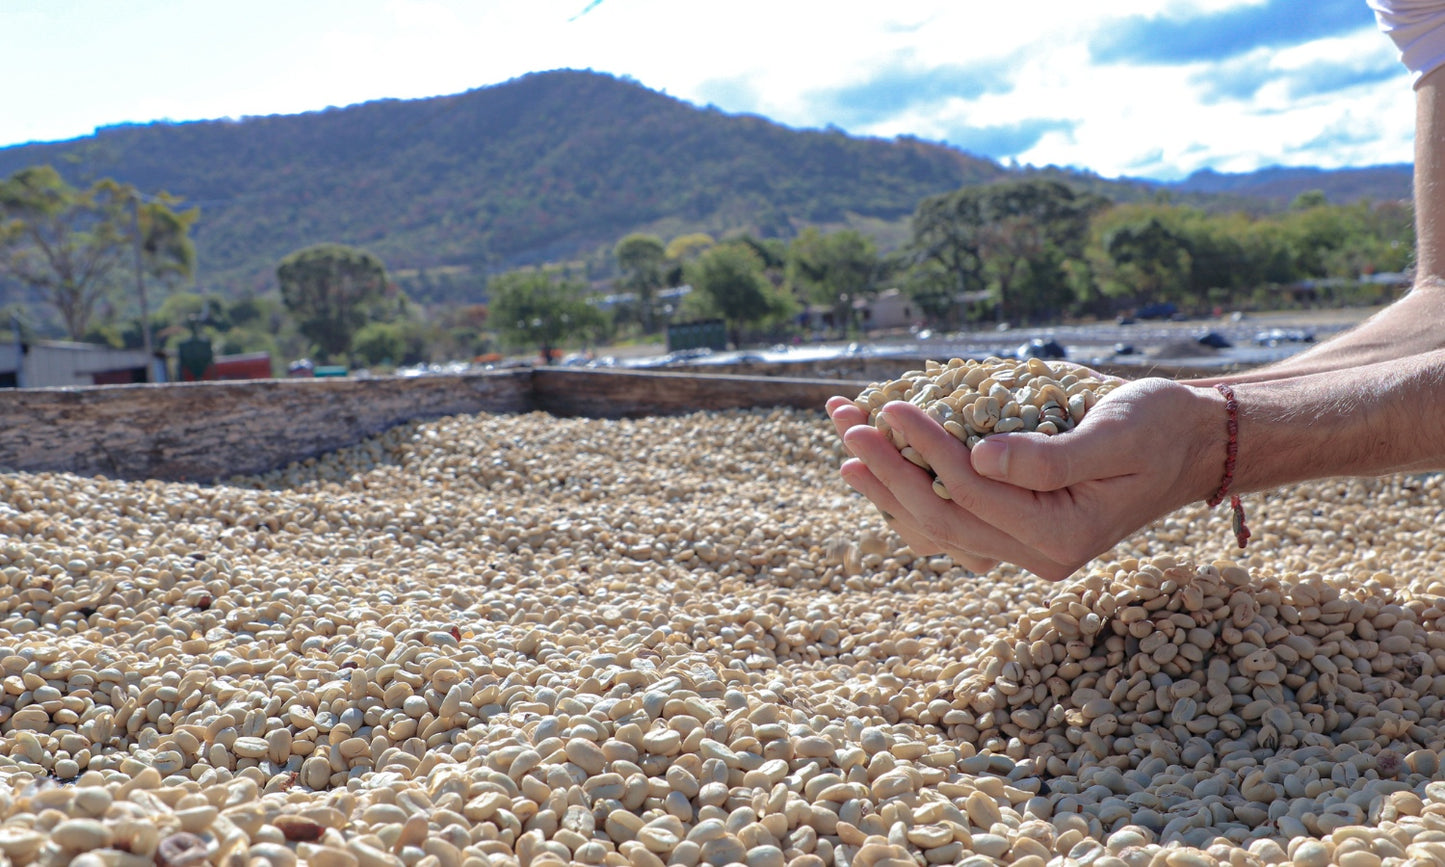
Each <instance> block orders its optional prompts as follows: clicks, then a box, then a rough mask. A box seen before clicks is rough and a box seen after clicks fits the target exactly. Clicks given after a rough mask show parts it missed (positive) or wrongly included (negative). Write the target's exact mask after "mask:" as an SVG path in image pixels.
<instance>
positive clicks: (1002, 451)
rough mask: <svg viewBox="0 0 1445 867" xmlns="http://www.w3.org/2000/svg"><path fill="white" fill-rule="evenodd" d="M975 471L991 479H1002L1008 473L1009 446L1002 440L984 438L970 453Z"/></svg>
mask: <svg viewBox="0 0 1445 867" xmlns="http://www.w3.org/2000/svg"><path fill="white" fill-rule="evenodd" d="M969 455H970V458H969V459H970V462H971V463H972V464H973V471H974V472H976V473H978V474H979V475H980V476H984V477H985V478H990V479H1002V478H1005V477H1006V476H1007V475H1008V447H1007V446H1005V445H1004V444H1003V443H1001V442H989V441H988V440H984V441H983V442H981V443H979V444H978V445H976V446H974V447H973V451H972V452H970V453H969Z"/></svg>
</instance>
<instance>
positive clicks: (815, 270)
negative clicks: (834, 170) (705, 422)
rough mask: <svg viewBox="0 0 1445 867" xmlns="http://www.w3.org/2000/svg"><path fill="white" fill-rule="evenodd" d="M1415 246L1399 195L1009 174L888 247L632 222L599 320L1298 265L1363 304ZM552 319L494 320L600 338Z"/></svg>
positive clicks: (746, 329) (1048, 311)
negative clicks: (1242, 207) (1191, 201)
mask: <svg viewBox="0 0 1445 867" xmlns="http://www.w3.org/2000/svg"><path fill="white" fill-rule="evenodd" d="M1413 249H1414V233H1413V217H1412V213H1411V209H1410V207H1409V206H1408V205H1405V204H1402V203H1395V202H1390V203H1384V204H1371V203H1368V202H1359V203H1355V204H1350V205H1332V204H1330V203H1328V202H1327V201H1325V199H1324V197H1323V196H1322V195H1321V194H1319V193H1307V194H1303V195H1301V196H1299V197H1298V198H1297V199H1296V200H1295V202H1294V203H1293V204H1292V206H1291V207H1290V208H1289V209H1288V210H1287V211H1285V212H1283V213H1279V214H1272V215H1266V216H1251V215H1249V214H1245V213H1232V214H1211V213H1207V212H1205V211H1202V210H1200V209H1198V208H1194V207H1190V206H1185V205H1176V204H1171V203H1169V202H1167V201H1155V202H1150V203H1129V204H1117V203H1114V202H1111V201H1109V200H1108V199H1106V198H1104V197H1102V196H1098V195H1096V194H1092V193H1087V192H1080V191H1077V190H1075V189H1073V188H1071V187H1070V186H1068V185H1065V184H1063V183H1059V182H1057V181H1050V180H1042V179H1033V180H1025V181H1008V182H1002V183H995V184H988V185H983V186H973V187H964V188H962V189H959V190H956V191H954V192H952V193H948V194H945V195H940V196H932V197H929V198H926V199H924V200H923V201H922V202H921V203H920V205H919V206H918V209H917V210H916V212H915V213H914V215H913V220H912V235H911V237H910V238H909V240H908V242H907V243H906V244H904V245H902V246H901V247H900V248H898V249H896V250H892V251H887V252H885V251H881V250H880V249H879V248H878V247H877V245H876V244H875V243H874V241H873V240H872V239H871V238H869V237H867V236H866V235H864V234H862V233H860V232H858V231H856V230H852V229H845V230H839V231H834V232H828V233H824V232H821V231H819V230H817V229H805V230H804V231H803V232H802V233H801V234H799V235H798V236H797V237H796V238H793V239H792V240H791V241H789V242H784V241H781V240H777V239H758V238H756V237H752V236H747V235H744V236H738V237H734V238H730V239H726V240H724V241H723V242H721V243H714V242H713V241H712V239H711V238H707V237H706V236H698V235H689V236H684V237H682V238H677V239H674V240H673V241H672V242H671V243H668V244H664V243H663V241H662V239H661V238H657V237H654V236H648V235H632V236H629V237H628V238H625V239H623V241H622V242H620V243H619V244H618V245H617V248H616V250H615V257H616V261H617V266H618V269H619V271H620V273H621V275H622V276H621V277H620V278H619V280H618V281H617V282H616V283H615V284H614V286H613V288H614V289H615V290H620V297H622V298H623V299H624V300H623V303H619V304H614V305H613V306H612V308H611V309H612V313H613V316H612V318H611V320H610V322H607V323H603V324H606V325H607V326H608V327H610V328H611V329H612V331H613V333H616V332H617V331H619V330H623V331H626V330H629V329H630V330H632V331H636V332H640V333H649V332H652V331H655V330H657V329H658V328H660V327H662V325H664V324H665V323H666V322H667V321H669V320H675V319H682V320H691V319H699V318H712V317H715V318H720V319H724V320H725V321H726V322H727V323H728V326H729V329H730V331H731V333H732V335H733V340H734V342H735V343H737V344H739V345H741V344H742V343H744V342H745V340H746V338H747V337H748V336H749V335H751V336H753V337H754V338H756V339H766V340H772V339H776V338H777V337H779V336H790V335H809V336H815V335H818V334H820V333H825V334H828V335H829V336H833V335H837V336H844V335H848V334H853V333H857V332H858V330H859V328H860V323H859V321H858V318H857V315H856V314H857V311H858V308H859V305H860V303H861V302H866V301H867V300H868V299H870V298H872V297H875V296H877V295H878V294H879V293H881V292H883V291H885V290H887V289H890V288H899V289H902V290H903V291H906V292H907V293H909V294H910V295H911V296H912V298H913V299H914V300H915V302H916V303H917V307H918V309H919V310H921V311H922V315H921V316H920V317H919V318H920V323H919V324H923V325H928V326H931V327H934V328H942V329H953V328H958V327H962V326H967V325H970V324H978V323H982V322H987V323H993V322H1008V323H1011V324H1030V323H1043V322H1058V321H1063V320H1070V319H1074V320H1077V319H1089V318H1105V317H1113V316H1117V315H1123V314H1128V313H1132V312H1134V311H1136V310H1137V309H1139V308H1141V307H1144V306H1146V305H1166V304H1167V305H1171V306H1172V307H1173V308H1174V309H1178V310H1181V311H1184V312H1187V313H1195V314H1199V313H1206V312H1209V311H1212V310H1217V309H1229V310H1236V309H1277V308H1279V307H1283V306H1289V305H1290V304H1293V303H1298V302H1297V301H1296V300H1295V299H1296V298H1297V297H1298V296H1297V294H1296V293H1295V292H1294V291H1293V290H1294V289H1297V288H1298V287H1299V286H1300V285H1301V284H1304V283H1306V282H1309V281H1313V282H1314V283H1315V285H1317V286H1320V287H1324V288H1317V289H1315V290H1314V291H1313V292H1311V293H1310V297H1312V298H1313V299H1314V302H1315V303H1323V304H1353V303H1359V302H1367V303H1373V302H1377V301H1379V300H1381V296H1380V291H1379V289H1378V288H1377V287H1376V286H1375V285H1374V284H1371V283H1369V282H1368V281H1367V280H1365V279H1364V278H1366V277H1368V276H1370V275H1373V274H1377V273H1387V272H1403V271H1405V270H1406V269H1407V268H1408V267H1409V265H1410V261H1411V256H1412V251H1413ZM495 285H496V286H497V287H498V291H499V292H500V293H502V296H501V298H499V299H498V301H497V303H498V304H499V305H500V304H501V303H502V298H506V299H508V303H512V301H511V300H510V299H511V297H512V295H514V294H516V293H519V292H523V291H525V290H526V289H528V288H529V287H530V289H531V290H533V291H534V292H535V293H536V294H537V297H542V295H543V294H546V295H547V297H559V298H569V299H571V300H573V301H575V300H576V299H579V298H581V297H584V296H585V295H586V293H587V287H586V286H585V285H583V284H581V283H580V282H576V281H568V280H566V279H565V278H561V277H557V278H555V279H551V280H549V279H548V278H547V277H546V276H545V274H541V273H539V272H534V271H527V272H513V273H511V274H507V275H503V277H502V278H499V280H498V281H497V282H496V284H495ZM683 285H686V286H687V287H688V288H690V289H691V290H692V291H690V292H688V294H686V295H685V296H683V297H682V300H681V302H680V303H678V304H676V305H675V306H674V305H672V304H659V303H658V298H659V296H660V294H661V293H662V292H663V291H664V290H665V289H666V288H668V287H680V286H683ZM544 287H545V289H546V292H545V293H543V292H542V289H543V288H544ZM559 287H560V288H559ZM613 297H614V298H617V297H619V296H618V295H614V296H613ZM534 314H535V309H534ZM538 318H540V319H543V320H546V319H547V318H548V317H546V316H545V315H543V316H541V317H538ZM574 319H575V317H574ZM559 321H562V319H561V317H560V316H557V317H552V322H553V326H552V327H553V330H552V331H551V332H549V334H548V336H547V342H546V343H543V342H541V341H538V340H537V339H536V338H535V337H534V336H533V335H530V334H529V333H528V332H527V330H526V329H523V328H517V329H513V328H511V327H510V324H509V321H498V322H497V323H496V324H497V327H498V329H499V333H500V334H501V335H502V336H503V338H504V339H506V340H508V341H509V342H510V343H512V344H513V345H517V344H528V343H530V344H534V345H543V346H545V345H548V344H556V343H558V342H560V341H565V340H566V339H568V338H569V337H570V338H571V339H573V340H574V341H584V342H585V341H587V340H591V339H595V338H596V331H597V329H598V328H599V324H600V323H598V322H596V321H594V320H589V321H587V322H585V323H584V322H579V323H578V326H577V327H576V328H575V329H574V330H573V331H572V332H571V333H569V334H558V333H556V322H559Z"/></svg>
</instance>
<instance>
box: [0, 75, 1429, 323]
mask: <svg viewBox="0 0 1445 867" xmlns="http://www.w3.org/2000/svg"><path fill="white" fill-rule="evenodd" d="M42 163H49V164H51V165H54V166H56V168H58V169H59V170H61V171H62V172H64V173H65V174H66V175H67V176H68V177H69V178H70V179H71V180H72V182H74V183H88V182H89V181H90V180H93V179H95V178H99V177H112V178H115V179H117V180H119V181H123V182H128V183H132V184H135V185H136V186H138V187H139V188H140V189H142V190H145V191H148V192H154V191H159V190H166V191H168V192H170V193H173V194H176V195H179V196H182V197H184V199H185V200H187V202H188V203H191V204H196V205H199V206H200V208H201V211H202V214H201V220H200V222H199V223H198V225H197V228H196V230H195V239H196V243H197V248H198V253H199V257H200V272H199V274H198V281H197V282H198V284H199V285H200V287H201V288H203V289H205V290H207V291H220V292H222V293H224V294H227V295H236V294H242V293H247V292H259V291H265V290H266V289H269V288H270V287H271V286H272V285H273V284H274V280H275V276H274V273H275V266H276V263H277V262H278V261H279V260H280V259H281V258H282V257H283V256H285V255H286V254H287V253H290V252H292V251H294V250H296V249H299V248H301V247H304V246H307V245H309V244H314V243H319V242H327V241H330V242H339V243H345V244H353V245H357V246H362V247H366V248H367V249H370V250H371V251H373V252H375V253H376V254H378V255H379V256H381V257H382V259H383V260H384V261H385V262H386V263H387V266H388V267H389V268H390V269H391V270H393V271H396V272H402V271H411V272H416V271H418V270H419V269H425V270H427V271H429V272H431V273H436V274H441V275H454V274H457V273H463V274H465V273H471V274H473V275H475V274H478V273H485V272H493V271H498V270H503V269H506V268H511V267H516V266H519V265H523V264H529V263H539V262H546V261H563V260H575V259H577V258H579V257H586V256H587V255H589V254H591V255H592V256H593V258H594V260H595V259H597V258H598V256H597V252H598V251H599V250H608V249H610V248H611V246H612V245H613V244H614V243H615V242H616V241H617V240H618V239H620V238H621V237H622V236H624V235H626V234H627V233H629V232H633V231H647V232H653V233H656V234H658V235H660V236H662V237H663V238H664V239H668V238H671V237H673V236H676V235H679V234H682V233H685V232H693V231H705V232H710V233H712V234H714V235H723V234H726V233H727V232H730V231H738V230H747V231H751V232H753V233H755V234H757V235H759V236H762V237H785V238H786V237H791V236H792V235H793V234H794V233H796V232H797V231H798V230H799V229H801V228H802V227H804V226H807V225H821V226H825V227H832V226H839V225H844V224H852V225H856V226H859V227H860V228H864V229H865V230H872V231H881V230H882V229H885V228H888V229H890V230H891V232H892V234H893V235H894V236H895V237H898V236H900V235H901V233H902V228H901V227H904V226H905V223H906V219H907V217H908V216H909V215H910V214H911V213H912V212H913V211H914V209H915V207H916V206H917V204H918V202H919V201H920V200H921V199H923V198H924V197H926V196H929V195H933V194H936V193H941V192H947V191H949V190H953V189H957V188H958V187H961V186H965V185H969V184H979V183H987V182H989V181H994V180H998V179H1002V178H1005V177H1009V176H1011V171H1010V170H1008V169H1006V168H1004V167H1003V166H1000V165H999V164H997V163H995V162H993V161H991V160H987V159H983V158H980V157H976V156H972V155H970V154H967V153H964V152H962V151H959V150H957V149H954V148H951V147H948V146H945V145H940V144H934V143H929V142H924V141H920V140H917V139H912V138H898V139H893V140H885V139H876V138H855V137H850V136H848V135H846V134H844V133H843V132H841V131H838V130H824V131H819V130H796V129H791V128H788V127H785V126H782V125H780V124H777V123H774V122H772V121H769V120H767V119H764V118H761V117H755V116H747V115H729V114H725V113H723V112H721V111H719V110H717V109H715V108H698V107H696V106H693V105H691V104H689V103H686V102H683V101H681V100H678V99H675V98H672V97H670V96H666V95H664V94H661V93H657V92H655V91H651V90H648V89H647V88H644V87H642V86H641V85H639V84H637V83H636V82H633V81H631V80H626V79H618V78H614V77H612V76H608V75H603V74H598V73H593V72H579V71H567V70H562V71H554V72H544V73H534V74H531V75H527V76H524V77H521V78H518V79H515V80H512V81H509V82H506V83H504V84H499V85H495V86H492V87H486V88H481V89H478V90H473V91H469V92H467V93H463V94H458V95H455V96H444V97H435V98H431V99H418V100H408V101H401V100H383V101H378V102H370V103H364V104H361V105H356V106H351V107H348V108H340V109H328V110H326V111H320V112H311V113H307V114H300V115H286V116H268V117H252V118H246V119H243V120H240V121H202V122H193V123H151V124H143V125H122V126H114V127H106V128H103V129H101V130H99V131H97V133H96V134H95V135H93V136H88V137H85V138H81V139H76V140H73V141H67V142H59V143H49V144H31V145H22V146H17V147H11V148H5V149H0V176H8V175H10V174H12V173H13V172H15V171H17V170H18V169H20V168H23V167H25V166H27V165H35V164H42ZM1034 172H1042V173H1045V174H1048V175H1051V176H1059V177H1061V178H1063V179H1065V180H1073V181H1075V182H1076V183H1077V184H1078V185H1079V186H1082V187H1086V188H1089V189H1091V190H1093V191H1095V192H1102V193H1104V194H1106V195H1112V196H1114V197H1116V198H1120V199H1137V198H1144V197H1148V196H1152V195H1156V194H1157V192H1158V191H1159V189H1160V187H1159V185H1151V184H1148V183H1145V182H1139V181H1111V180H1107V179H1102V178H1098V177H1097V176H1093V175H1089V174H1086V173H1079V172H1071V171H1068V170H1060V169H1027V170H1021V172H1020V173H1023V174H1027V173H1034ZM1371 172H1375V173H1377V174H1379V175H1380V177H1379V179H1378V180H1379V181H1380V182H1381V184H1383V181H1384V180H1388V179H1395V180H1398V177H1397V175H1398V174H1399V172H1398V170H1396V169H1393V168H1391V167H1386V168H1385V169H1381V170H1360V173H1363V174H1369V173H1371ZM1257 174H1258V175H1261V176H1264V175H1269V177H1267V178H1265V177H1260V178H1256V177H1255V176H1253V175H1246V176H1233V175H1196V176H1194V177H1192V178H1190V179H1189V180H1188V181H1186V182H1184V183H1182V184H1178V185H1174V186H1173V187H1164V189H1167V190H1172V191H1174V192H1177V193H1178V194H1179V196H1178V197H1179V198H1180V199H1181V200H1185V199H1188V200H1191V201H1192V200H1194V199H1196V198H1198V199H1199V200H1200V201H1204V200H1206V199H1208V198H1209V197H1210V196H1214V197H1215V200H1216V201H1217V202H1233V201H1245V200H1246V199H1242V198H1241V197H1247V196H1256V197H1259V198H1258V199H1255V200H1249V201H1253V202H1254V203H1255V204H1258V205H1260V206H1261V207H1270V206H1271V205H1269V204H1264V203H1266V202H1267V201H1268V199H1271V198H1274V197H1283V198H1285V199H1288V198H1292V195H1293V193H1291V192H1290V191H1291V190H1293V192H1294V193H1297V192H1299V191H1302V190H1304V189H1322V190H1324V191H1325V192H1326V194H1327V195H1328V196H1330V198H1331V199H1332V200H1334V199H1335V198H1336V196H1337V195H1341V196H1343V195H1347V193H1346V192H1345V191H1346V190H1349V191H1354V190H1357V189H1364V188H1365V186H1366V185H1365V184H1364V183H1363V174H1362V175H1361V177H1355V176H1354V175H1352V174H1350V175H1342V174H1341V173H1336V172H1314V173H1311V172H1308V171H1304V172H1299V171H1296V170H1278V171H1277V172H1276V173H1274V174H1270V173H1257ZM1345 177H1348V178H1349V181H1348V184H1349V185H1348V186H1343V187H1342V186H1339V184H1338V183H1337V181H1340V180H1341V179H1342V178H1345ZM1371 177H1374V175H1371ZM1406 177H1407V178H1408V175H1406ZM1380 189H1384V186H1381V187H1380ZM1390 189H1391V190H1395V187H1391V188H1390ZM1406 190H1408V181H1407V183H1406ZM1397 192H1398V191H1395V192H1391V193H1390V194H1389V197H1396V196H1397ZM1354 194H1355V193H1354V192H1349V193H1348V195H1350V196H1353V195H1354ZM1221 196H1222V198H1220V197H1221ZM1376 197H1380V196H1378V195H1377V196H1376ZM468 282H470V283H473V284H474V283H475V282H476V281H474V280H473V281H468Z"/></svg>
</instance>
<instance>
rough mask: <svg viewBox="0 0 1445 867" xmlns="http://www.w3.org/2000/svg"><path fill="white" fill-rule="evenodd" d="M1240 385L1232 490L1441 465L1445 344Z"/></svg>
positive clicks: (1444, 443) (1444, 444) (1444, 432)
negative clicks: (1370, 361) (1345, 368)
mask: <svg viewBox="0 0 1445 867" xmlns="http://www.w3.org/2000/svg"><path fill="white" fill-rule="evenodd" d="M1234 391H1235V393H1236V395H1237V397H1238V402H1239V459H1238V464H1237V467H1236V469H1235V481H1234V486H1235V490H1236V491H1239V492H1242V491H1257V490H1265V489H1269V488H1274V487H1278V486H1280V485H1284V484H1289V483H1292V482H1299V481H1303V480H1306V479H1317V478H1330V477H1335V476H1372V475H1383V474H1386V473H1392V472H1402V471H1409V470H1425V469H1445V350H1435V351H1432V352H1426V353H1420V354H1417V355H1413V356H1410V357H1407V358H1403V359H1395V360H1390V361H1384V362H1378V363H1375V364H1370V365H1365V366H1362V367H1358V368H1354V369H1352V370H1350V371H1348V372H1347V373H1340V372H1335V373H1324V374H1310V375H1306V376H1298V377H1291V378H1287V379H1279V380H1272V381H1267V382H1254V383H1251V382H1243V383H1239V384H1237V385H1235V386H1234Z"/></svg>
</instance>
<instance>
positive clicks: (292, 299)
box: [276, 244, 388, 359]
mask: <svg viewBox="0 0 1445 867" xmlns="http://www.w3.org/2000/svg"><path fill="white" fill-rule="evenodd" d="M276 279H277V281H278V282H279V283H280V284H281V299H282V300H283V301H284V302H285V304H286V309H287V310H289V311H290V312H291V315H292V316H294V317H296V320H297V323H298V326H299V329H300V331H301V333H302V334H303V335H304V336H306V337H307V338H308V339H309V340H311V341H312V343H314V344H315V346H316V348H317V349H318V351H319V352H320V354H321V355H322V356H324V357H325V358H327V359H331V358H338V357H344V356H345V355H346V354H347V353H348V352H350V350H351V340H352V337H353V336H354V335H355V334H356V332H357V331H359V330H360V329H361V327H362V326H364V325H365V324H366V323H367V322H368V321H370V320H372V319H373V318H385V316H379V315H377V314H378V312H379V310H380V308H381V307H382V305H383V303H384V302H385V301H386V299H387V293H388V281H387V276H386V266H385V265H384V264H382V261H381V260H380V259H378V258H377V257H376V256H374V255H372V254H371V253H369V252H367V251H365V250H361V249H357V248H355V247H348V246H346V245H344V244H317V245H315V246H312V247H307V248H305V249H302V250H297V251H296V252H294V253H292V254H290V255H289V256H287V257H286V258H284V259H282V260H281V264H280V265H278V266H277V268H276Z"/></svg>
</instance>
